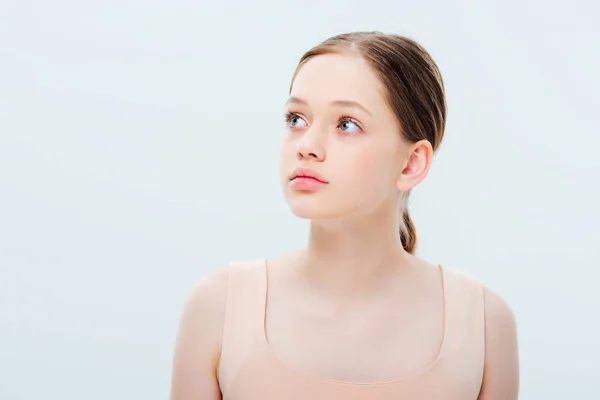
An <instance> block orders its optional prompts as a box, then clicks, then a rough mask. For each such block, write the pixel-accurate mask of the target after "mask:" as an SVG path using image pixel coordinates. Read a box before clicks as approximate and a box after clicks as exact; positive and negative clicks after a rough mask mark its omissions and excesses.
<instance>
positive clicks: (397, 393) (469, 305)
mask: <svg viewBox="0 0 600 400" xmlns="http://www.w3.org/2000/svg"><path fill="white" fill-rule="evenodd" d="M440 269H441V271H442V279H443V287H444V313H445V317H444V321H445V327H444V330H445V332H444V339H443V343H442V345H441V347H440V351H439V354H438V356H437V358H436V359H435V361H434V362H433V363H432V364H431V365H430V366H429V367H427V368H425V369H424V370H423V371H422V372H420V373H419V374H416V375H412V376H410V377H408V378H403V379H399V380H396V381H391V382H385V383H373V384H371V383H350V382H339V381H334V380H329V379H324V378H319V377H316V376H312V375H309V374H305V373H302V372H299V371H297V370H294V369H292V368H290V367H289V366H287V365H285V364H284V363H283V362H281V361H280V360H279V359H278V358H277V355H276V354H274V353H273V352H272V350H271V349H270V347H269V344H268V342H267V339H266V335H265V330H264V326H265V324H264V322H265V311H266V298H267V264H266V260H265V259H260V260H253V261H246V262H235V263H232V264H231V265H230V278H229V288H228V294H227V304H226V311H225V326H224V334H223V347H222V353H221V360H220V362H219V369H218V379H219V385H220V387H221V392H222V394H223V399H224V400H283V399H285V400H307V399H311V400H321V399H323V400H325V399H327V400H331V399H336V400H337V399H340V400H341V399H345V400H346V399H353V400H359V399H364V400H367V399H368V400H372V399H378V400H385V399H419V400H429V399H432V400H433V399H436V400H439V399H444V400H455V399H456V400H459V399H460V400H471V399H472V400H475V399H477V397H478V394H479V390H480V387H481V381H482V377H483V363H484V356H485V352H484V345H485V340H484V339H485V332H484V331H485V327H484V306H483V286H482V285H481V284H480V283H478V282H477V281H476V280H474V279H471V278H469V277H467V276H466V275H464V274H462V273H460V272H458V271H454V270H451V269H448V268H445V267H440Z"/></svg>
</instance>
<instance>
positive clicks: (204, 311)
mask: <svg viewBox="0 0 600 400" xmlns="http://www.w3.org/2000/svg"><path fill="white" fill-rule="evenodd" d="M228 282H229V269H228V268H221V269H219V270H216V271H214V272H211V273H209V274H207V275H206V276H205V277H204V278H202V279H201V280H199V281H198V282H196V283H195V284H194V285H193V287H192V288H191V290H190V291H189V293H188V295H187V298H186V300H185V302H184V305H183V310H182V312H181V316H180V322H179V329H178V332H177V340H176V344H175V351H174V355H173V370H172V384H171V397H172V398H178V399H183V398H217V395H218V393H219V388H218V383H217V379H216V371H217V365H218V362H219V358H220V353H221V346H222V336H223V323H224V320H225V303H226V299H227V291H228V289H227V288H228Z"/></svg>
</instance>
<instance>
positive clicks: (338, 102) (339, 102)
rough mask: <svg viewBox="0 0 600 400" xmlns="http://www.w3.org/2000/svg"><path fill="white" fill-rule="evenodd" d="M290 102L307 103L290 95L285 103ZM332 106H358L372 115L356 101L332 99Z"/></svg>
mask: <svg viewBox="0 0 600 400" xmlns="http://www.w3.org/2000/svg"><path fill="white" fill-rule="evenodd" d="M290 103H294V104H301V105H304V106H307V105H308V103H307V102H306V101H305V100H302V99H301V98H298V97H294V96H292V97H290V98H289V99H288V101H287V102H286V104H290ZM329 104H330V105H332V106H338V107H347V108H358V109H360V110H362V111H364V112H366V113H367V114H369V115H372V114H371V112H370V111H369V110H367V108H366V107H364V106H363V105H362V104H360V103H358V102H356V101H352V100H334V101H332V102H331V103H329Z"/></svg>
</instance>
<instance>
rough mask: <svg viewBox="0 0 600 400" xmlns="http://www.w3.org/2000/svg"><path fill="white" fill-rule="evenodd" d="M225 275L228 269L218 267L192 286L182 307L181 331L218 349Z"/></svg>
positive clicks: (224, 301) (222, 320) (228, 271)
mask: <svg viewBox="0 0 600 400" xmlns="http://www.w3.org/2000/svg"><path fill="white" fill-rule="evenodd" d="M229 276H230V269H229V267H222V268H219V269H217V270H215V271H212V272H210V273H208V274H207V275H205V276H204V277H203V278H202V279H200V280H198V281H197V282H196V283H195V284H193V286H192V287H191V289H190V290H189V292H188V294H187V296H186V299H185V302H184V304H183V310H182V313H181V322H180V323H181V331H183V332H190V331H191V332H195V333H196V334H199V335H201V336H202V338H203V339H205V340H206V341H207V342H209V343H210V344H211V345H213V346H216V347H220V338H221V336H222V331H223V323H224V320H225V305H226V303H227V292H228V286H229ZM181 331H180V333H182V332H181Z"/></svg>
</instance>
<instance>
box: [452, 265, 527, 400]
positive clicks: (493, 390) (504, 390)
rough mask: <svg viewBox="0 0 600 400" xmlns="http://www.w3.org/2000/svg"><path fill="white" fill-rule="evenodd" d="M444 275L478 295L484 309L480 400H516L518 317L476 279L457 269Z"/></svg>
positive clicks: (501, 299) (498, 295) (493, 292)
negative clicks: (483, 347) (483, 348)
mask: <svg viewBox="0 0 600 400" xmlns="http://www.w3.org/2000/svg"><path fill="white" fill-rule="evenodd" d="M444 272H445V273H446V274H447V275H449V276H451V277H452V278H453V279H454V280H455V281H457V282H461V285H460V286H461V287H462V285H468V286H469V287H471V288H473V289H474V290H476V292H477V293H479V294H478V295H477V296H478V297H479V296H481V297H480V299H481V300H480V301H481V304H482V306H483V321H482V322H483V324H484V326H483V328H484V342H485V350H484V354H485V356H484V361H483V362H484V366H483V380H482V387H481V392H480V395H479V397H478V400H488V399H507V400H508V399H517V397H518V391H519V355H518V340H517V326H516V319H515V315H514V313H513V311H512V309H511V307H510V306H509V304H508V302H507V301H506V300H505V299H504V298H503V297H502V296H501V295H500V294H498V293H496V292H495V291H494V290H492V289H490V288H489V287H488V286H486V285H484V284H483V283H481V282H480V281H479V280H478V279H476V278H475V277H474V276H473V275H471V274H469V273H466V272H464V271H460V270H458V269H449V268H444Z"/></svg>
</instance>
